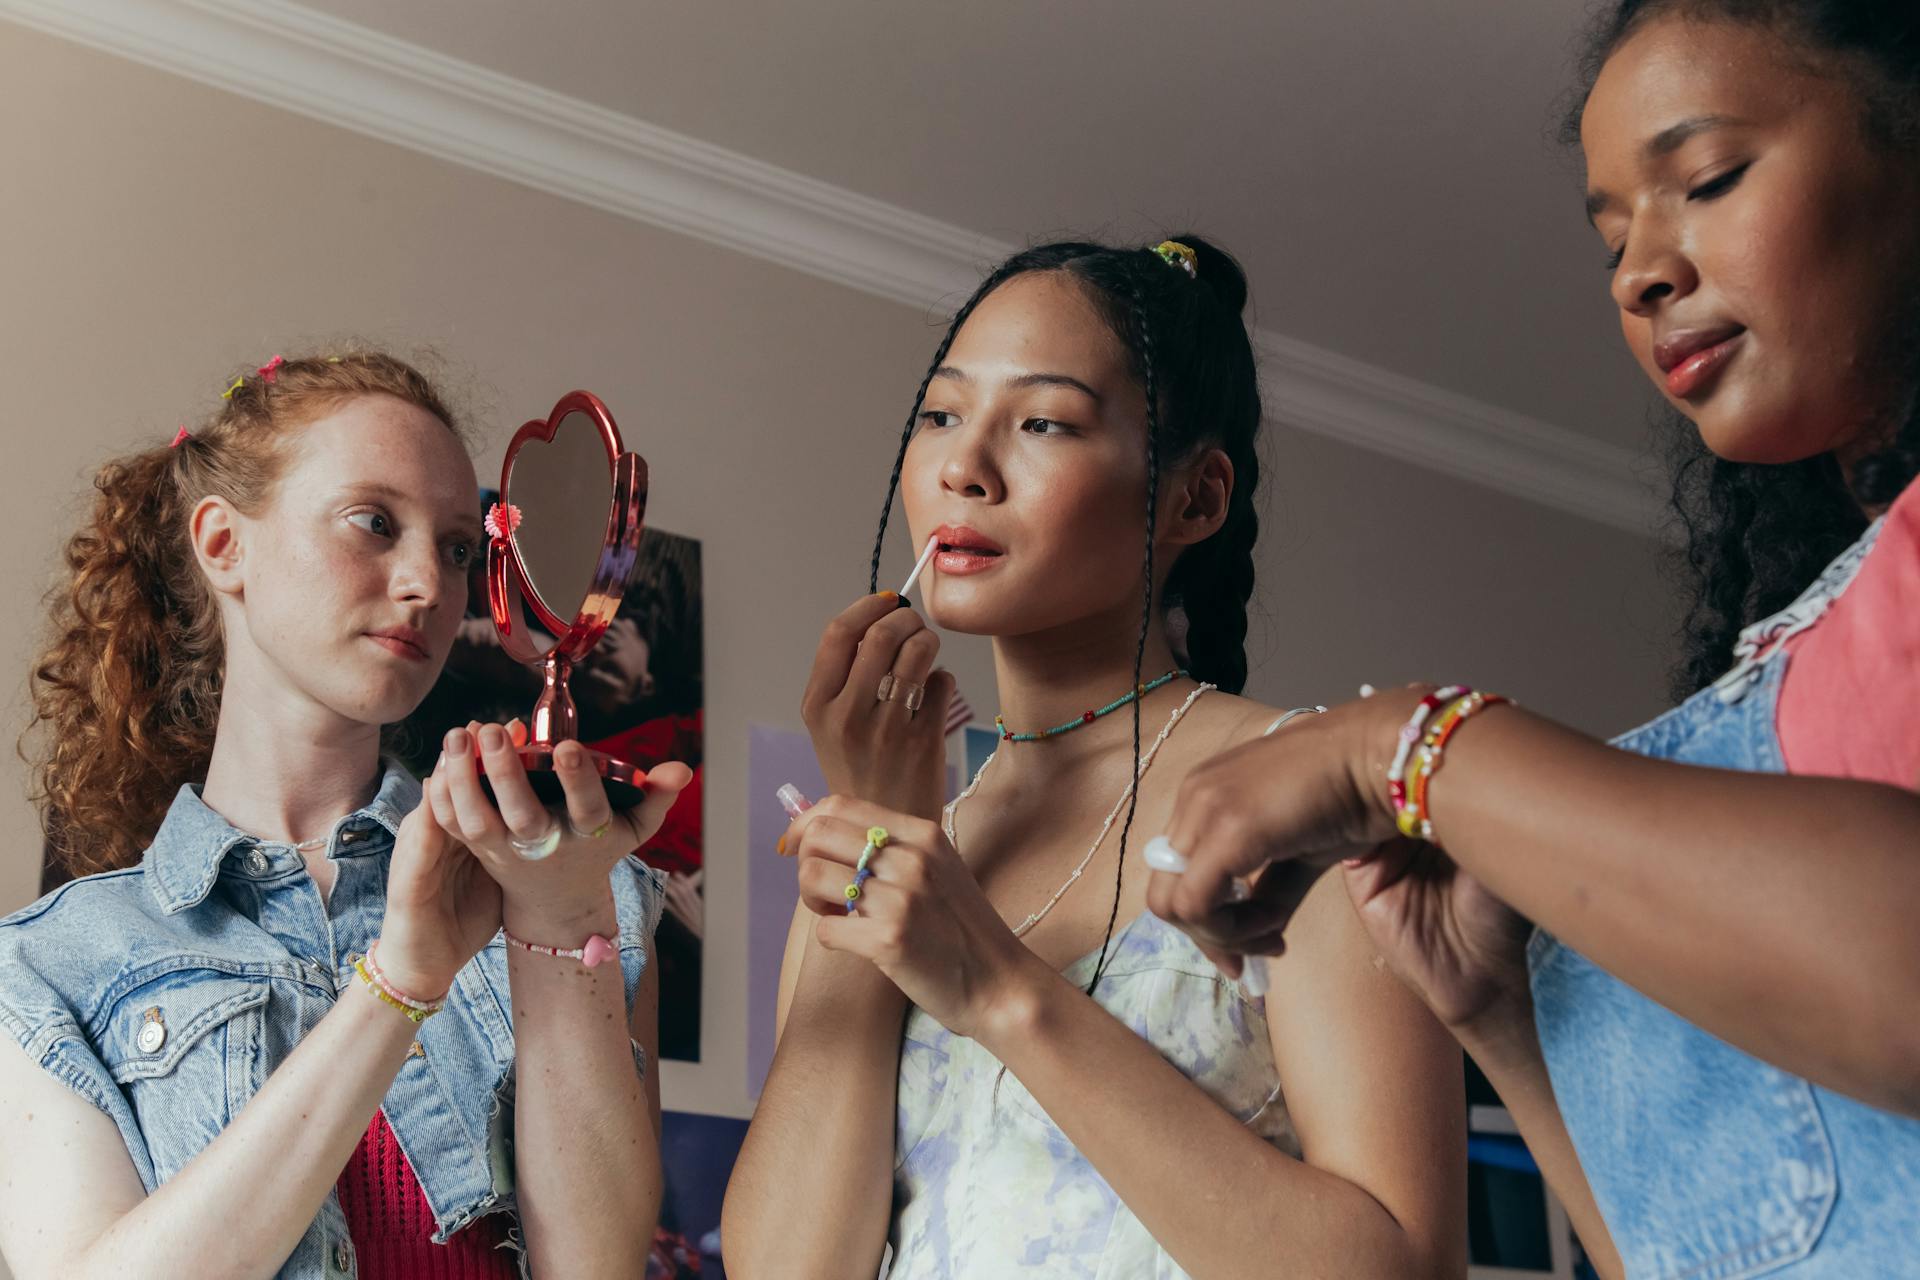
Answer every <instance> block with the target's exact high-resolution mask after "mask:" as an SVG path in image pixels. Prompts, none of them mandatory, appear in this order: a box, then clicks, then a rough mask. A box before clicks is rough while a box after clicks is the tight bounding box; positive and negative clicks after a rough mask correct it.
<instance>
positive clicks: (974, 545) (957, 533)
mask: <svg viewBox="0 0 1920 1280" xmlns="http://www.w3.org/2000/svg"><path fill="white" fill-rule="evenodd" d="M933 536H934V537H936V538H938V539H939V540H940V556H939V557H936V559H939V558H941V557H945V556H948V555H954V554H961V553H965V552H972V553H974V554H973V558H978V557H980V556H1000V555H1005V554H1006V548H1005V547H1003V546H1001V545H1000V544H999V543H997V542H995V541H994V540H993V539H992V538H989V537H987V536H986V535H985V534H983V533H980V532H978V531H977V530H974V529H969V528H967V526H965V525H963V524H961V525H953V524H943V525H941V526H940V527H939V528H938V529H935V530H934V531H933Z"/></svg>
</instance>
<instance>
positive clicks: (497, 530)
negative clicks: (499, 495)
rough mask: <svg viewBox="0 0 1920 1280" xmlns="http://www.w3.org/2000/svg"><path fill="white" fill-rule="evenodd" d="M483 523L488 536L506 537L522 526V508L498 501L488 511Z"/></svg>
mask: <svg viewBox="0 0 1920 1280" xmlns="http://www.w3.org/2000/svg"><path fill="white" fill-rule="evenodd" d="M483 523H484V524H485V526H486V530H487V536H488V537H490V538H497V539H505V538H507V537H508V536H509V535H511V534H512V533H513V531H514V530H515V529H518V528H519V527H520V508H518V507H516V506H513V505H512V504H510V503H506V502H496V503H494V504H493V507H492V508H491V509H490V510H489V511H488V512H487V518H486V520H485V521H483Z"/></svg>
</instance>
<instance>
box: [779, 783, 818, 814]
mask: <svg viewBox="0 0 1920 1280" xmlns="http://www.w3.org/2000/svg"><path fill="white" fill-rule="evenodd" d="M773 794H774V798H775V799H777V800H779V801H780V807H781V808H782V809H785V810H786V811H787V816H788V817H789V818H797V817H799V816H800V815H801V814H803V813H805V812H806V811H807V810H809V809H811V808H813V801H811V800H809V799H807V797H806V796H805V795H804V794H802V793H801V790H800V788H798V787H796V786H794V785H793V784H792V783H791V782H783V783H781V784H780V789H779V790H778V791H776V792H774V793H773Z"/></svg>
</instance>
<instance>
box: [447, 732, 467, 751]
mask: <svg viewBox="0 0 1920 1280" xmlns="http://www.w3.org/2000/svg"><path fill="white" fill-rule="evenodd" d="M447 754H448V755H450V756H463V755H465V754H467V731H466V730H465V729H449V730H447Z"/></svg>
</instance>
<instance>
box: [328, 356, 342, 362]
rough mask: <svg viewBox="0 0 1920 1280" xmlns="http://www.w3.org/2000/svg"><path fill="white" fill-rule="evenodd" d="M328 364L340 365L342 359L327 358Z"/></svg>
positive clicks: (336, 357) (335, 357)
mask: <svg viewBox="0 0 1920 1280" xmlns="http://www.w3.org/2000/svg"><path fill="white" fill-rule="evenodd" d="M327 363H328V364H339V363H340V357H339V356H328V357H327Z"/></svg>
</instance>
